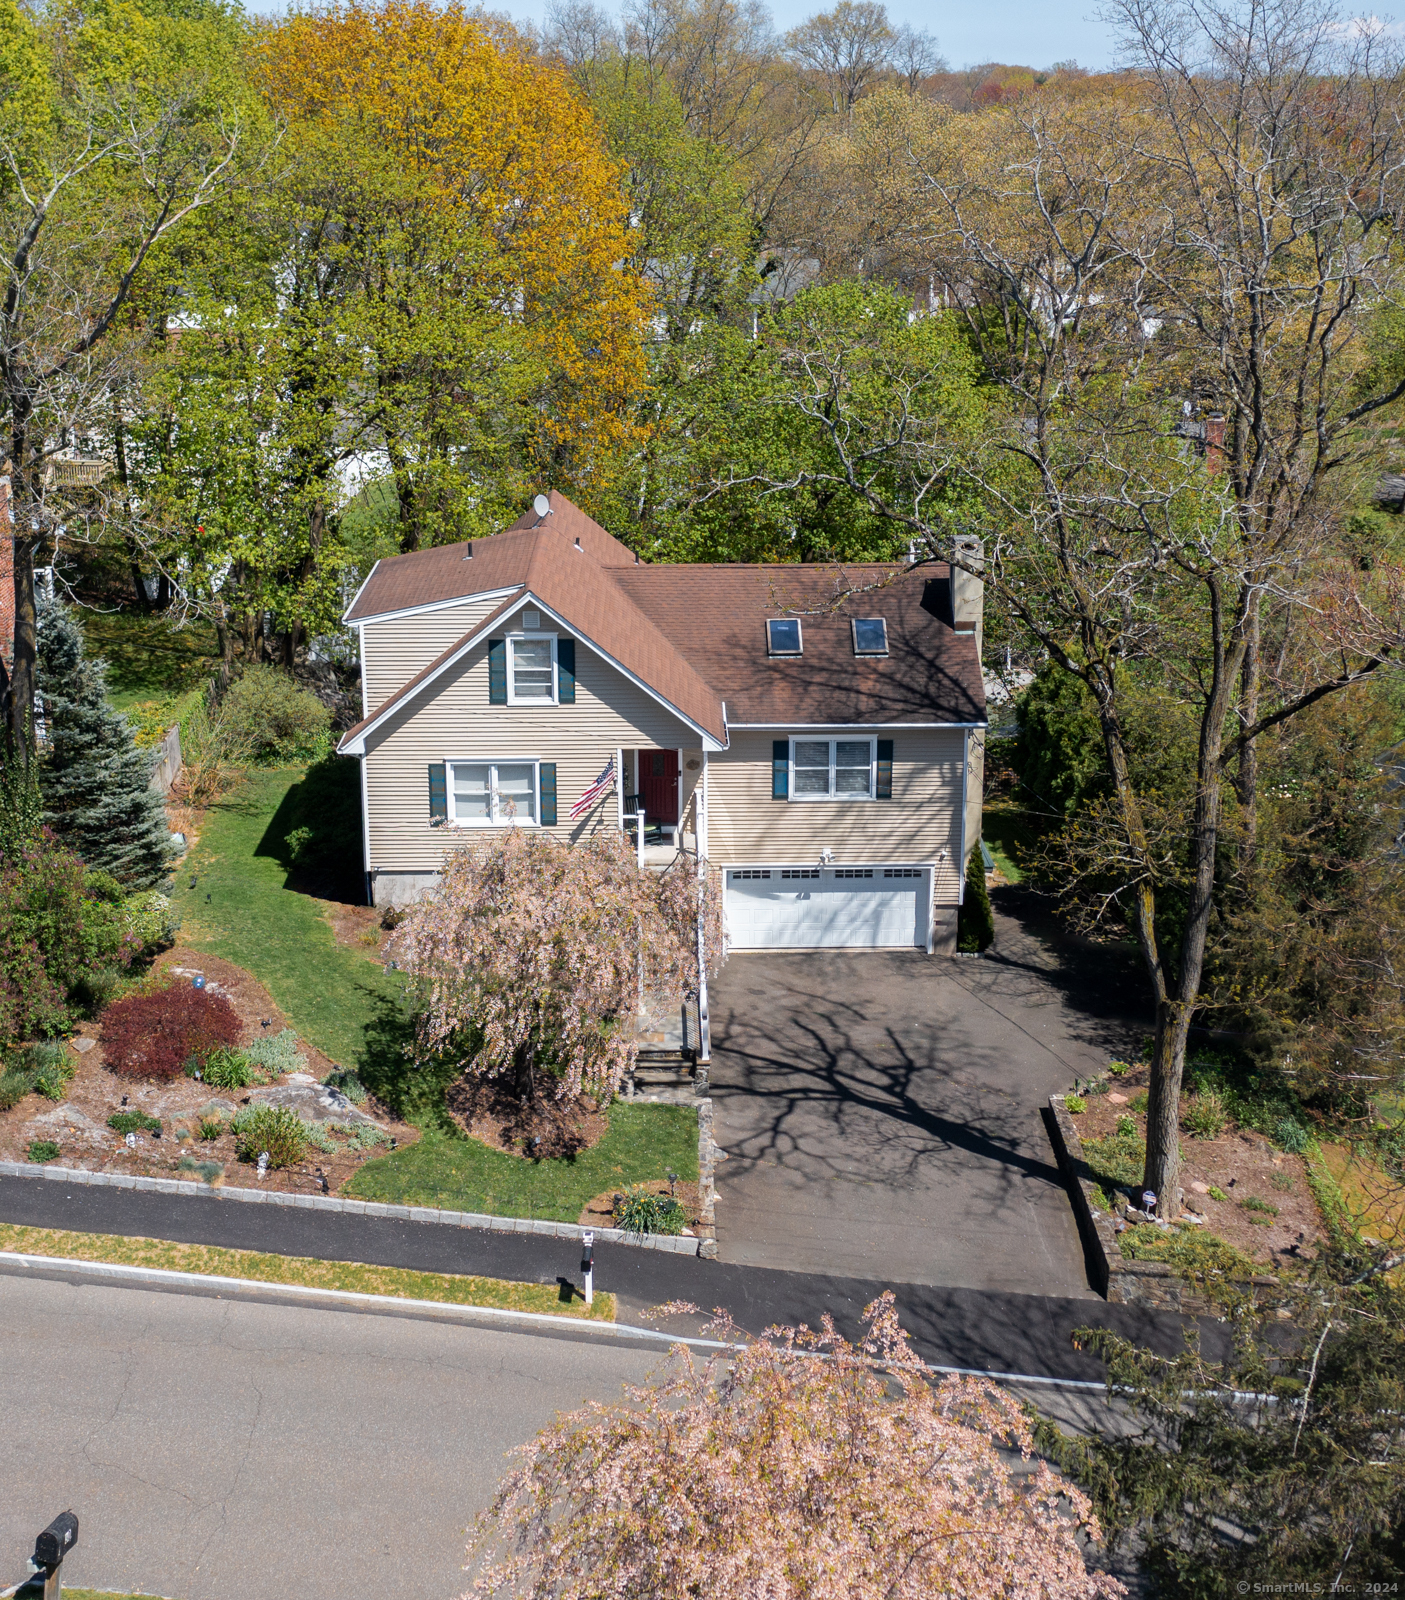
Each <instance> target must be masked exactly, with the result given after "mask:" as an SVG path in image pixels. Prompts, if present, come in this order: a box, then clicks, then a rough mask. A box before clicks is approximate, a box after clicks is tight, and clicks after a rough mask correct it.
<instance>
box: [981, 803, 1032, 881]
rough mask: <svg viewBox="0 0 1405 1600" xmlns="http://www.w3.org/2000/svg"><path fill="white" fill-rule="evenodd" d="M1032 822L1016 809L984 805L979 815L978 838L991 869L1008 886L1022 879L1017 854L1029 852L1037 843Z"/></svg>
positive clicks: (1027, 814) (1029, 816)
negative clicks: (1008, 883) (1002, 876)
mask: <svg viewBox="0 0 1405 1600" xmlns="http://www.w3.org/2000/svg"><path fill="white" fill-rule="evenodd" d="M1032 821H1033V818H1032V814H1031V813H1029V812H1026V811H1023V810H1021V809H1020V808H1019V807H1018V806H1004V805H988V806H986V807H985V809H984V810H983V811H982V812H981V837H982V838H983V839H984V840H985V842H986V848H987V849H988V850H989V851H990V854H991V857H992V859H993V860H994V862H995V865H996V866H997V867H999V869H1000V871H1001V872H1002V873H1004V875H1005V878H1006V880H1007V881H1008V882H1010V883H1019V882H1020V881H1021V880H1022V879H1023V878H1024V873H1023V871H1022V870H1021V867H1020V852H1021V851H1022V850H1028V849H1030V848H1031V847H1032V846H1033V845H1034V844H1035V843H1036V842H1037V840H1038V834H1037V833H1036V831H1035V829H1034V827H1033V826H1032V825H1031V824H1032Z"/></svg>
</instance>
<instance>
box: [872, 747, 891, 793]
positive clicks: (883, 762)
mask: <svg viewBox="0 0 1405 1600" xmlns="http://www.w3.org/2000/svg"><path fill="white" fill-rule="evenodd" d="M875 779H876V781H875V783H874V787H873V798H874V799H875V800H891V799H892V798H893V741H892V740H891V739H880V740H879V741H878V771H877V772H876V774H875Z"/></svg>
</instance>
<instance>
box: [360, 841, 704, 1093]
mask: <svg viewBox="0 0 1405 1600" xmlns="http://www.w3.org/2000/svg"><path fill="white" fill-rule="evenodd" d="M700 915H701V916H702V918H703V920H704V926H703V941H702V944H703V949H704V950H705V952H706V956H705V959H707V960H708V961H709V962H711V961H714V960H715V959H716V958H717V956H718V954H719V952H720V950H721V913H720V894H719V890H718V886H717V884H716V882H715V881H714V880H713V879H711V878H705V879H704V880H703V882H702V883H700V882H699V877H698V873H697V871H696V870H695V869H693V868H692V867H690V865H689V864H688V863H687V862H685V861H683V860H681V859H680V860H679V861H678V862H677V863H675V864H674V866H672V867H671V868H670V869H669V870H668V871H667V872H663V873H654V872H648V871H641V870H640V869H639V868H638V867H637V866H636V865H635V864H634V860H633V858H632V856H631V855H630V853H629V850H628V848H627V847H626V845H625V844H624V842H623V840H622V838H621V837H620V836H619V835H618V834H607V835H602V836H600V837H599V838H596V839H593V840H590V841H588V842H586V843H584V844H580V845H577V846H574V847H572V846H568V845H562V844H558V843H556V841H555V840H553V839H551V838H549V837H547V836H546V835H544V834H541V833H535V832H529V831H527V830H526V829H522V828H508V829H507V830H505V832H504V833H503V834H502V835H501V837H499V838H497V839H494V840H492V841H491V842H490V843H488V844H485V845H483V846H480V847H477V848H470V849H465V850H461V851H459V852H458V853H457V854H456V855H453V856H451V857H450V858H449V861H448V862H447V864H446V865H445V868H444V874H443V878H442V880H441V882H440V883H439V885H438V886H437V887H436V888H435V890H434V891H433V893H432V894H430V895H428V896H426V897H425V898H424V899H423V900H421V901H419V902H418V903H417V904H416V905H414V906H413V907H411V909H410V911H409V912H408V913H407V915H406V917H405V920H404V921H403V922H402V923H401V924H400V926H399V927H398V928H397V929H396V932H395V935H394V939H393V941H392V945H393V950H394V953H395V956H396V958H397V960H398V962H399V964H400V966H401V968H402V969H403V970H404V971H405V972H406V973H408V974H409V977H410V982H411V993H412V999H413V1001H414V1004H415V1008H416V1014H417V1040H418V1047H419V1050H420V1053H421V1055H422V1056H423V1057H424V1058H425V1059H430V1058H437V1059H441V1060H442V1059H443V1058H445V1057H446V1056H447V1057H449V1058H450V1059H451V1060H453V1061H455V1062H456V1063H457V1064H458V1065H460V1066H461V1067H462V1068H463V1069H464V1071H465V1072H467V1073H469V1074H471V1075H472V1076H474V1077H480V1078H503V1079H507V1080H508V1081H509V1082H510V1083H511V1084H512V1086H513V1088H514V1089H515V1092H516V1093H517V1094H518V1095H520V1096H522V1097H523V1098H528V1097H534V1096H536V1095H537V1094H538V1093H539V1092H540V1086H541V1085H542V1084H544V1083H550V1084H553V1085H554V1088H555V1093H556V1095H557V1097H558V1098H562V1099H565V1098H574V1097H575V1096H577V1095H579V1094H580V1093H581V1091H582V1089H583V1088H585V1089H588V1090H590V1091H591V1092H592V1093H595V1094H598V1095H604V1096H606V1097H607V1098H608V1097H609V1096H611V1095H613V1094H614V1093H615V1091H616V1090H617V1089H618V1088H619V1086H620V1084H621V1083H622V1082H623V1081H624V1078H625V1075H626V1074H627V1073H628V1071H629V1069H630V1067H631V1066H632V1065H633V1062H634V1056H635V1052H636V1050H637V1041H636V1039H635V1036H634V1032H635V1030H634V1026H633V1022H634V1018H635V1016H636V1014H637V1012H638V1009H639V1006H640V1003H641V1001H642V1000H643V998H644V995H645V993H646V992H647V993H648V994H650V995H653V996H663V997H669V998H678V999H681V998H682V996H683V995H684V994H685V993H689V992H696V989H697V987H698V979H699V973H698V953H699V937H698V919H699V916H700Z"/></svg>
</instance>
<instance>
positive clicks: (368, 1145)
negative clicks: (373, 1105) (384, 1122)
mask: <svg viewBox="0 0 1405 1600" xmlns="http://www.w3.org/2000/svg"><path fill="white" fill-rule="evenodd" d="M389 1143H390V1135H389V1134H388V1133H387V1132H386V1131H385V1129H384V1128H381V1127H377V1125H376V1124H375V1123H374V1122H358V1123H357V1124H356V1126H355V1127H354V1128H352V1129H351V1131H350V1132H349V1133H348V1134H347V1136H346V1148H347V1149H348V1150H374V1149H375V1148H376V1147H377V1146H378V1145H383V1144H389Z"/></svg>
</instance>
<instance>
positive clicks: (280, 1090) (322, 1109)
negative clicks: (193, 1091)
mask: <svg viewBox="0 0 1405 1600" xmlns="http://www.w3.org/2000/svg"><path fill="white" fill-rule="evenodd" d="M249 1104H250V1105H256V1106H287V1107H288V1108H289V1110H291V1111H296V1112H297V1114H298V1115H299V1116H300V1117H302V1118H303V1119H304V1121H307V1122H332V1123H335V1124H336V1125H337V1126H338V1127H341V1128H354V1127H356V1126H358V1125H359V1124H361V1123H363V1122H369V1123H372V1124H374V1122H375V1120H376V1119H375V1118H374V1117H368V1116H367V1115H366V1113H365V1112H364V1111H361V1110H359V1109H358V1108H357V1107H356V1106H354V1105H352V1103H351V1101H350V1100H348V1099H347V1097H346V1096H345V1095H344V1094H343V1093H342V1092H341V1090H340V1089H333V1088H331V1087H329V1086H328V1085H327V1084H325V1083H277V1084H274V1085H273V1087H272V1088H271V1089H251V1090H250V1091H249Z"/></svg>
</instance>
